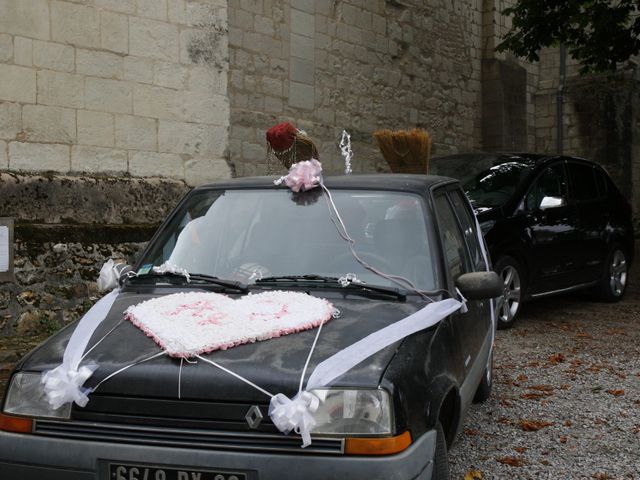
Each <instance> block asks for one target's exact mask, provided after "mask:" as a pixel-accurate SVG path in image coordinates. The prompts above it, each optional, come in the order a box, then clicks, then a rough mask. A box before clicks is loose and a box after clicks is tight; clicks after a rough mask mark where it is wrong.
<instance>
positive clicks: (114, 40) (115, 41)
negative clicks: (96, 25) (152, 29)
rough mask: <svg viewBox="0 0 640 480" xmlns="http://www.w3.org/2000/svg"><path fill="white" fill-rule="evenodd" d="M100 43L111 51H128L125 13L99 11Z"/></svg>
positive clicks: (127, 24) (127, 30)
mask: <svg viewBox="0 0 640 480" xmlns="http://www.w3.org/2000/svg"><path fill="white" fill-rule="evenodd" d="M100 45H101V46H102V48H104V49H106V50H111V51H113V52H118V53H128V52H129V19H128V18H127V16H126V15H123V14H120V13H114V12H108V11H102V12H100Z"/></svg>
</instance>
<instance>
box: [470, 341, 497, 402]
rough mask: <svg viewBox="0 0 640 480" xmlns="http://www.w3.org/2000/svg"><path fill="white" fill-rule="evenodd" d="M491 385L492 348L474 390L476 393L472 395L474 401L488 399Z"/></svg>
mask: <svg viewBox="0 0 640 480" xmlns="http://www.w3.org/2000/svg"><path fill="white" fill-rule="evenodd" d="M492 386H493V350H491V356H490V357H489V360H488V362H487V366H486V368H485V369H484V373H483V374H482V380H480V385H478V389H477V390H476V394H475V395H474V397H473V401H474V402H475V403H482V402H484V401H486V400H488V399H489V397H490V396H491V387H492Z"/></svg>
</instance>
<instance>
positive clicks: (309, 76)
mask: <svg viewBox="0 0 640 480" xmlns="http://www.w3.org/2000/svg"><path fill="white" fill-rule="evenodd" d="M289 78H290V79H291V80H292V81H294V82H299V83H306V84H307V85H313V84H314V83H315V79H316V73H315V64H314V62H312V61H309V60H304V59H302V58H295V57H292V58H291V70H290V71H289Z"/></svg>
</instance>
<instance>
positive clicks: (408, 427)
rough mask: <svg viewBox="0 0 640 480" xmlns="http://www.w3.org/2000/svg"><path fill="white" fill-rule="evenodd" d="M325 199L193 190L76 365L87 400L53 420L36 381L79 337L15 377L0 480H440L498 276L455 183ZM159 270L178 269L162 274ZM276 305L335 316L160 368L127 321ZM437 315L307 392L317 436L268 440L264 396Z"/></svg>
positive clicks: (393, 178)
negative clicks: (410, 322)
mask: <svg viewBox="0 0 640 480" xmlns="http://www.w3.org/2000/svg"><path fill="white" fill-rule="evenodd" d="M324 185H325V186H326V187H327V188H328V191H330V192H331V198H329V196H328V193H327V191H325V190H322V189H320V188H316V189H313V190H310V191H307V192H304V193H294V192H292V191H291V190H289V189H287V188H282V187H274V185H273V179H272V178H254V179H239V180H231V181H227V182H224V183H219V184H215V185H210V186H205V187H199V188H196V189H195V190H193V191H192V192H190V193H189V194H188V195H187V196H186V197H185V198H184V199H183V201H182V202H181V203H180V204H179V205H178V207H177V208H176V209H175V211H174V212H173V213H172V214H171V215H170V216H169V218H168V220H167V221H166V222H165V223H164V224H163V225H162V226H161V228H160V229H159V231H158V232H157V233H156V235H155V237H154V238H153V239H152V241H151V242H150V244H149V245H148V247H147V249H146V251H145V252H144V254H143V255H142V258H141V259H140V261H139V263H138V264H137V265H136V266H135V268H134V270H133V271H134V272H136V273H135V274H133V273H129V274H127V275H126V276H125V277H122V279H121V281H122V284H121V286H120V290H119V291H114V292H112V293H111V294H110V295H111V299H112V301H113V304H112V306H111V307H110V308H108V309H107V312H108V313H107V314H106V317H105V319H104V320H103V321H102V323H100V324H99V325H98V327H97V328H96V330H95V333H93V336H92V339H91V341H90V342H89V343H88V346H89V347H90V348H88V352H89V353H88V354H85V355H84V356H83V359H82V361H81V365H90V364H94V365H96V366H97V367H98V368H97V370H95V372H94V373H93V375H90V376H89V378H88V380H86V381H85V380H84V379H83V380H80V382H78V384H79V385H82V382H83V381H84V382H85V383H84V387H85V388H86V387H88V388H90V390H88V391H85V390H82V392H83V393H84V394H87V395H88V403H86V405H85V406H84V407H81V406H78V405H77V404H70V403H65V404H62V405H61V406H59V408H54V407H53V406H52V405H51V403H50V401H47V398H46V397H45V396H44V395H43V388H44V387H43V383H42V381H41V378H42V372H45V371H51V370H52V369H55V368H56V367H57V366H58V365H59V364H60V362H61V360H62V357H63V352H65V348H66V346H67V344H68V342H69V339H70V336H72V332H74V328H75V325H71V326H69V327H67V328H65V329H63V330H62V331H61V332H59V333H58V334H57V335H55V336H54V337H52V338H51V339H49V340H48V341H47V342H46V343H44V344H43V345H41V346H40V347H39V348H37V349H36V350H35V351H33V352H32V353H31V354H29V355H28V356H27V357H26V358H25V359H23V360H22V362H21V363H20V364H19V365H18V366H17V368H16V370H15V371H14V372H13V374H12V378H11V380H10V382H9V387H8V388H7V394H6V396H5V400H4V404H3V410H2V413H1V414H0V430H1V431H0V478H3V479H5V478H6V479H18V478H20V479H25V480H29V479H42V478H52V479H53V478H64V479H67V480H74V479H83V480H84V479H105V480H106V479H111V480H131V479H138V480H142V479H147V480H150V479H165V480H169V479H173V480H183V479H185V480H187V479H189V480H190V479H195V478H199V479H202V480H240V479H243V480H258V479H260V480H269V479H278V480H279V479H282V478H306V479H309V480H311V479H323V480H324V479H327V478H350V479H367V480H371V479H385V480H388V479H406V480H409V479H430V478H435V479H446V478H448V463H447V446H448V445H450V444H451V442H452V441H453V439H454V437H455V435H456V434H457V432H458V431H459V430H460V428H461V426H462V423H463V418H464V416H465V412H466V411H467V409H468V407H469V406H470V404H471V402H472V400H473V399H474V398H475V400H478V401H482V400H484V399H486V398H487V397H488V395H489V393H490V389H491V381H492V341H493V334H494V326H493V320H492V315H491V312H492V310H491V307H490V303H491V302H490V300H489V299H490V298H491V297H497V296H499V295H500V293H501V291H502V290H501V282H500V279H499V277H498V276H497V275H496V274H495V273H494V272H487V271H485V270H486V266H487V265H486V263H485V259H484V255H483V248H484V247H483V245H482V237H481V235H480V234H479V232H478V231H477V230H476V223H475V219H474V217H473V211H472V209H471V206H470V204H469V202H468V200H467V199H466V196H465V195H464V192H463V190H462V189H461V187H460V184H459V182H457V181H455V180H453V179H448V178H442V177H430V176H417V175H363V176H356V175H354V176H347V177H329V178H327V179H325V183H324ZM330 202H334V204H335V206H336V207H337V208H336V210H335V211H334V210H332V209H331V208H330ZM336 211H337V212H339V213H340V218H337V216H336V215H334V214H335V212H336ZM342 222H343V223H344V227H345V228H344V229H342V230H340V229H339V228H337V227H339V226H340V224H341V223H342ZM343 230H344V231H343ZM347 232H348V233H347ZM345 235H346V236H347V237H349V238H350V239H351V240H353V242H354V250H355V254H356V255H357V256H358V258H360V260H361V262H360V261H357V260H356V259H355V256H354V254H353V252H351V251H350V248H349V244H350V242H348V241H346V240H345ZM169 260H170V261H171V262H170V264H172V265H174V267H173V268H172V269H169V270H167V269H162V268H160V267H162V266H163V265H165V266H166V265H168V264H169V263H167V261H169ZM363 264H366V265H367V266H368V267H370V268H365V267H364V266H363ZM176 265H180V267H181V268H182V269H184V271H182V272H181V271H180V269H178V268H176V267H175V266H176ZM186 270H188V271H189V273H190V276H189V278H188V279H187V278H186ZM380 272H382V273H385V275H387V276H386V277H385V276H381V275H380ZM391 274H393V275H391ZM399 278H402V279H403V281H405V280H408V281H410V282H411V285H412V286H410V285H409V284H406V283H405V286H402V281H401V282H400V284H399V283H398V279H399ZM456 287H458V289H459V291H460V292H461V293H462V295H464V296H465V297H466V309H465V308H460V306H462V305H463V304H462V303H461V302H460V301H459V300H453V299H461V298H462V297H461V296H459V295H458V293H457V292H456ZM283 291H286V292H294V293H295V295H298V296H303V297H306V298H312V299H316V300H317V299H326V300H327V301H329V302H331V304H332V306H333V308H335V309H336V310H335V315H334V318H333V319H331V320H330V321H327V322H326V324H324V325H323V330H322V331H321V332H320V330H319V329H310V330H305V331H300V332H298V333H292V334H290V335H286V336H280V337H278V338H271V339H269V340H265V341H256V342H255V343H251V342H249V343H245V344H242V345H239V346H236V347H235V348H228V349H226V350H222V349H220V350H216V351H213V352H210V353H201V354H200V355H198V356H196V357H192V358H178V357H175V358H172V357H170V356H167V355H164V354H163V352H162V351H161V350H160V349H159V348H158V346H157V345H156V343H154V341H153V339H151V338H148V337H147V336H146V335H145V333H143V331H141V330H140V329H138V328H136V326H135V325H134V324H133V322H132V321H131V322H130V321H126V320H123V312H125V311H127V312H129V314H131V312H132V311H133V310H131V309H130V307H131V306H132V305H137V306H140V305H146V303H143V302H147V301H153V300H158V299H166V298H168V297H169V296H170V295H174V294H176V295H183V296H184V298H185V299H186V298H187V295H198V294H202V295H204V294H206V293H211V292H213V293H216V294H218V295H219V296H221V295H223V294H224V295H225V298H227V300H225V301H229V302H231V301H232V300H233V299H247V298H249V299H251V298H254V299H255V298H257V297H258V296H260V295H264V294H265V293H278V292H279V293H280V294H281V293H282V292H283ZM287 294H288V293H287ZM105 298H108V297H105ZM185 301H186V300H185ZM434 302H436V303H434ZM443 302H445V303H446V302H449V303H450V304H451V303H454V304H456V307H455V309H454V310H452V311H451V312H449V313H447V314H446V315H444V316H443V317H442V318H441V320H440V321H438V322H437V323H434V324H433V325H432V326H429V327H428V328H426V329H422V330H418V331H417V332H416V333H413V334H410V335H408V336H406V337H405V338H403V339H400V340H397V341H396V340H391V344H389V345H388V346H386V347H384V348H382V349H381V350H379V351H377V352H376V353H374V354H372V355H370V356H369V357H368V358H366V360H365V361H362V362H360V363H358V364H357V365H355V366H354V367H353V368H351V369H349V370H348V371H346V372H345V373H344V374H342V375H340V376H339V377H337V378H336V379H335V380H334V381H332V382H330V384H329V385H327V386H323V387H322V388H317V389H314V390H312V391H310V392H308V393H309V394H310V396H309V398H310V399H311V400H316V401H317V403H316V404H315V406H314V408H315V410H314V409H312V408H311V407H309V409H308V410H307V412H308V413H309V415H311V417H312V418H311V419H312V420H313V423H314V424H315V425H314V426H313V425H312V429H311V444H310V445H309V446H307V447H306V448H301V446H300V444H301V441H302V440H301V436H299V435H297V434H295V433H294V432H292V433H291V434H290V435H288V436H285V435H284V434H283V433H282V432H281V431H279V430H278V428H276V425H274V423H273V422H272V418H273V417H271V418H270V415H271V411H270V407H273V400H272V401H271V405H270V401H269V395H271V394H274V395H275V394H276V393H278V392H279V393H282V394H283V395H285V396H286V397H289V398H290V399H295V398H298V397H297V394H298V392H300V391H301V390H302V387H303V385H304V384H305V382H303V380H304V381H306V384H307V385H309V381H310V380H309V379H310V377H313V374H311V375H310V373H311V372H314V371H315V369H316V367H317V366H318V364H322V363H321V362H323V361H325V360H326V359H327V358H328V357H329V358H335V357H332V355H334V354H336V352H340V351H343V349H346V348H348V347H350V346H351V345H354V344H356V342H358V341H360V340H361V339H363V338H364V337H367V336H368V335H370V334H372V333H375V332H378V331H380V330H381V329H383V328H386V327H389V326H392V325H396V324H395V323H394V322H398V321H399V320H401V319H405V320H407V319H409V318H414V317H415V316H416V315H417V316H420V314H421V312H424V311H426V309H428V308H430V307H431V306H436V305H441V304H443ZM196 306H197V307H198V308H200V307H203V304H198V305H196ZM181 307H184V308H195V307H194V305H181ZM278 308H279V307H278ZM276 309H277V308H276ZM205 310H206V308H205ZM281 311H282V312H281V313H283V314H286V312H285V311H284V310H282V309H281ZM90 313H91V312H90ZM205 313H206V312H205ZM173 314H174V313H171V314H170V315H173ZM201 314H202V315H204V314H203V313H202V311H200V313H198V315H201ZM414 314H416V315H414ZM194 315H195V314H194ZM207 315H208V314H207ZM251 315H254V314H253V313H252V314H251ZM85 318H86V317H85ZM202 319H203V320H202V321H203V322H205V323H207V322H209V323H215V322H217V321H219V320H220V317H219V316H218V317H215V316H211V315H209V316H203V317H202ZM248 321H249V320H247V322H248ZM251 321H256V322H259V321H261V320H260V319H259V318H257V319H256V318H253V319H252V320H251ZM82 322H84V319H83V320H82V321H81V323H82ZM169 325H170V328H173V326H172V325H173V324H171V323H170V324H169ZM180 328H182V327H180ZM176 331H179V329H178V328H177V327H176ZM385 331H386V330H385ZM146 333H147V334H148V335H151V333H150V332H149V331H147V332H146ZM367 338H371V337H367ZM394 338H395V337H394ZM315 339H317V345H316V344H315ZM156 340H157V339H156ZM195 340H198V338H195V339H194V341H195ZM254 340H255V339H254ZM72 341H73V339H72ZM314 346H315V349H314ZM82 351H84V349H83V350H82ZM310 351H312V352H313V355H310V353H309V352H310ZM308 356H309V358H310V360H308V362H309V365H308V369H307V370H306V372H307V373H306V375H305V374H304V372H305V367H304V365H305V359H307V357H308ZM301 375H302V377H303V378H302V379H301ZM72 380H73V381H75V376H74V377H73V378H72ZM45 385H48V384H47V383H46V384H45ZM269 392H271V393H269ZM276 396H277V395H276ZM49 400H50V399H49ZM309 405H311V403H310V404H309ZM294 410H295V409H294ZM293 413H296V412H293ZM299 425H300V424H299Z"/></svg>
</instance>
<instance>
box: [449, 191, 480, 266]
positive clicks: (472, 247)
mask: <svg viewBox="0 0 640 480" xmlns="http://www.w3.org/2000/svg"><path fill="white" fill-rule="evenodd" d="M449 196H450V198H451V203H452V204H453V208H454V209H455V212H456V214H457V215H458V219H459V220H460V224H461V225H462V231H463V233H464V238H465V240H466V242H467V246H468V247H469V253H470V254H471V259H472V264H473V266H474V270H476V271H479V270H484V269H485V264H484V257H483V256H482V251H481V250H480V245H478V232H477V230H476V221H475V218H474V217H473V214H472V213H471V210H470V208H469V205H468V203H467V201H466V200H465V198H464V197H463V195H462V192H460V191H459V190H452V191H450V192H449Z"/></svg>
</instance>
